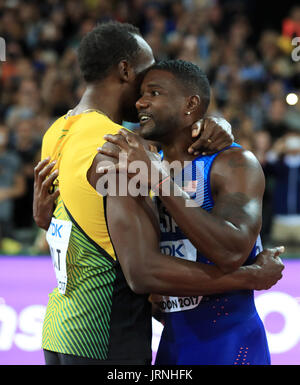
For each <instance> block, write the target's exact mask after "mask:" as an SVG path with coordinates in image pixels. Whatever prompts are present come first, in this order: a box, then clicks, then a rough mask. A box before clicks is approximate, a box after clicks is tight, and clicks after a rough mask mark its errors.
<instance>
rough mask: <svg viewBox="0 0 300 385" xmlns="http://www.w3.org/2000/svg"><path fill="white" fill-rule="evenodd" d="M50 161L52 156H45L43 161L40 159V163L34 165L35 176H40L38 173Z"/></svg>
mask: <svg viewBox="0 0 300 385" xmlns="http://www.w3.org/2000/svg"><path fill="white" fill-rule="evenodd" d="M49 161H50V156H48V158H45V159H43V160H41V161H39V163H38V164H37V165H36V166H35V167H34V176H35V177H37V176H38V173H39V172H40V171H41V170H42V169H43V168H44V167H45V166H46V164H48V163H49Z"/></svg>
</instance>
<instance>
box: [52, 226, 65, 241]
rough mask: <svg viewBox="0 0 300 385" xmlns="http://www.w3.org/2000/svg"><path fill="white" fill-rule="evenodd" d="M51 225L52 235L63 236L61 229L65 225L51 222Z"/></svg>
mask: <svg viewBox="0 0 300 385" xmlns="http://www.w3.org/2000/svg"><path fill="white" fill-rule="evenodd" d="M50 225H51V235H52V236H53V237H59V238H61V233H60V231H61V229H62V227H63V225H58V224H56V223H51V224H50Z"/></svg>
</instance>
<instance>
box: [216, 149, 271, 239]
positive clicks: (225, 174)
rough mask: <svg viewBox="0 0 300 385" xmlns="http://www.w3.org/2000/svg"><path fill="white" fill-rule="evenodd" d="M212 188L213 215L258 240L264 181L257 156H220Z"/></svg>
mask: <svg viewBox="0 0 300 385" xmlns="http://www.w3.org/2000/svg"><path fill="white" fill-rule="evenodd" d="M211 186H212V191H213V198H214V201H215V205H214V208H213V210H212V214H214V215H216V216H218V217H220V218H222V219H224V220H226V221H228V222H230V223H232V225H234V226H236V227H238V228H240V229H242V228H244V229H245V231H250V233H251V232H253V235H254V236H255V235H256V234H257V233H258V232H259V230H260V226H261V211H262V199H263V194H264V188H265V179H264V174H263V171H262V169H261V166H260V165H259V162H258V161H257V159H256V158H255V157H254V155H253V154H251V153H250V152H249V151H244V150H241V149H232V150H231V151H226V152H225V153H224V154H222V155H221V156H219V157H218V158H217V160H216V161H215V163H214V164H213V166H212V171H211Z"/></svg>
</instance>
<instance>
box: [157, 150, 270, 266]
mask: <svg viewBox="0 0 300 385" xmlns="http://www.w3.org/2000/svg"><path fill="white" fill-rule="evenodd" d="M210 181H211V182H210V183H211V190H212V194H213V199H214V202H215V205H214V207H213V210H212V211H211V212H210V213H209V212H207V211H205V210H203V209H202V208H200V207H187V206H191V204H190V205H189V204H188V200H189V198H186V196H183V195H182V196H175V195H174V194H168V196H166V195H164V194H163V188H164V186H163V184H161V186H160V199H161V200H162V202H163V204H164V206H165V207H166V209H167V210H168V211H169V213H170V214H171V216H172V217H173V218H174V220H175V222H176V223H177V224H178V226H179V227H180V228H181V230H182V231H183V232H184V233H185V234H186V236H187V237H188V238H189V240H190V241H191V242H192V243H193V245H194V246H195V247H196V248H197V249H198V250H199V251H200V252H201V253H203V254H204V255H205V256H206V257H207V258H208V259H209V260H211V261H212V262H214V263H215V264H216V265H217V266H218V267H219V268H220V269H221V270H222V271H224V272H230V271H234V270H236V269H237V268H238V267H239V266H241V265H242V264H243V263H244V262H245V261H246V259H247V257H248V256H249V254H250V252H251V250H252V248H253V245H254V243H255V241H256V239H257V237H258V235H259V231H260V228H261V210H262V198H263V193H264V186H265V181H264V175H263V172H262V169H261V167H260V165H259V163H258V161H257V160H256V158H255V157H254V156H253V155H252V154H251V153H250V152H249V151H244V150H242V149H239V148H233V149H230V150H227V151H226V152H224V153H222V154H220V155H219V156H218V157H217V158H216V159H215V161H214V163H213V166H212V169H211V176H210ZM171 191H172V189H171ZM194 206H195V205H194Z"/></svg>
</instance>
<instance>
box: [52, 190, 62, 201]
mask: <svg viewBox="0 0 300 385" xmlns="http://www.w3.org/2000/svg"><path fill="white" fill-rule="evenodd" d="M59 194H60V191H59V189H57V190H55V191H54V193H53V194H51V198H52V201H53V202H54V201H55V200H56V199H57V198H58V197H59Z"/></svg>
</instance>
